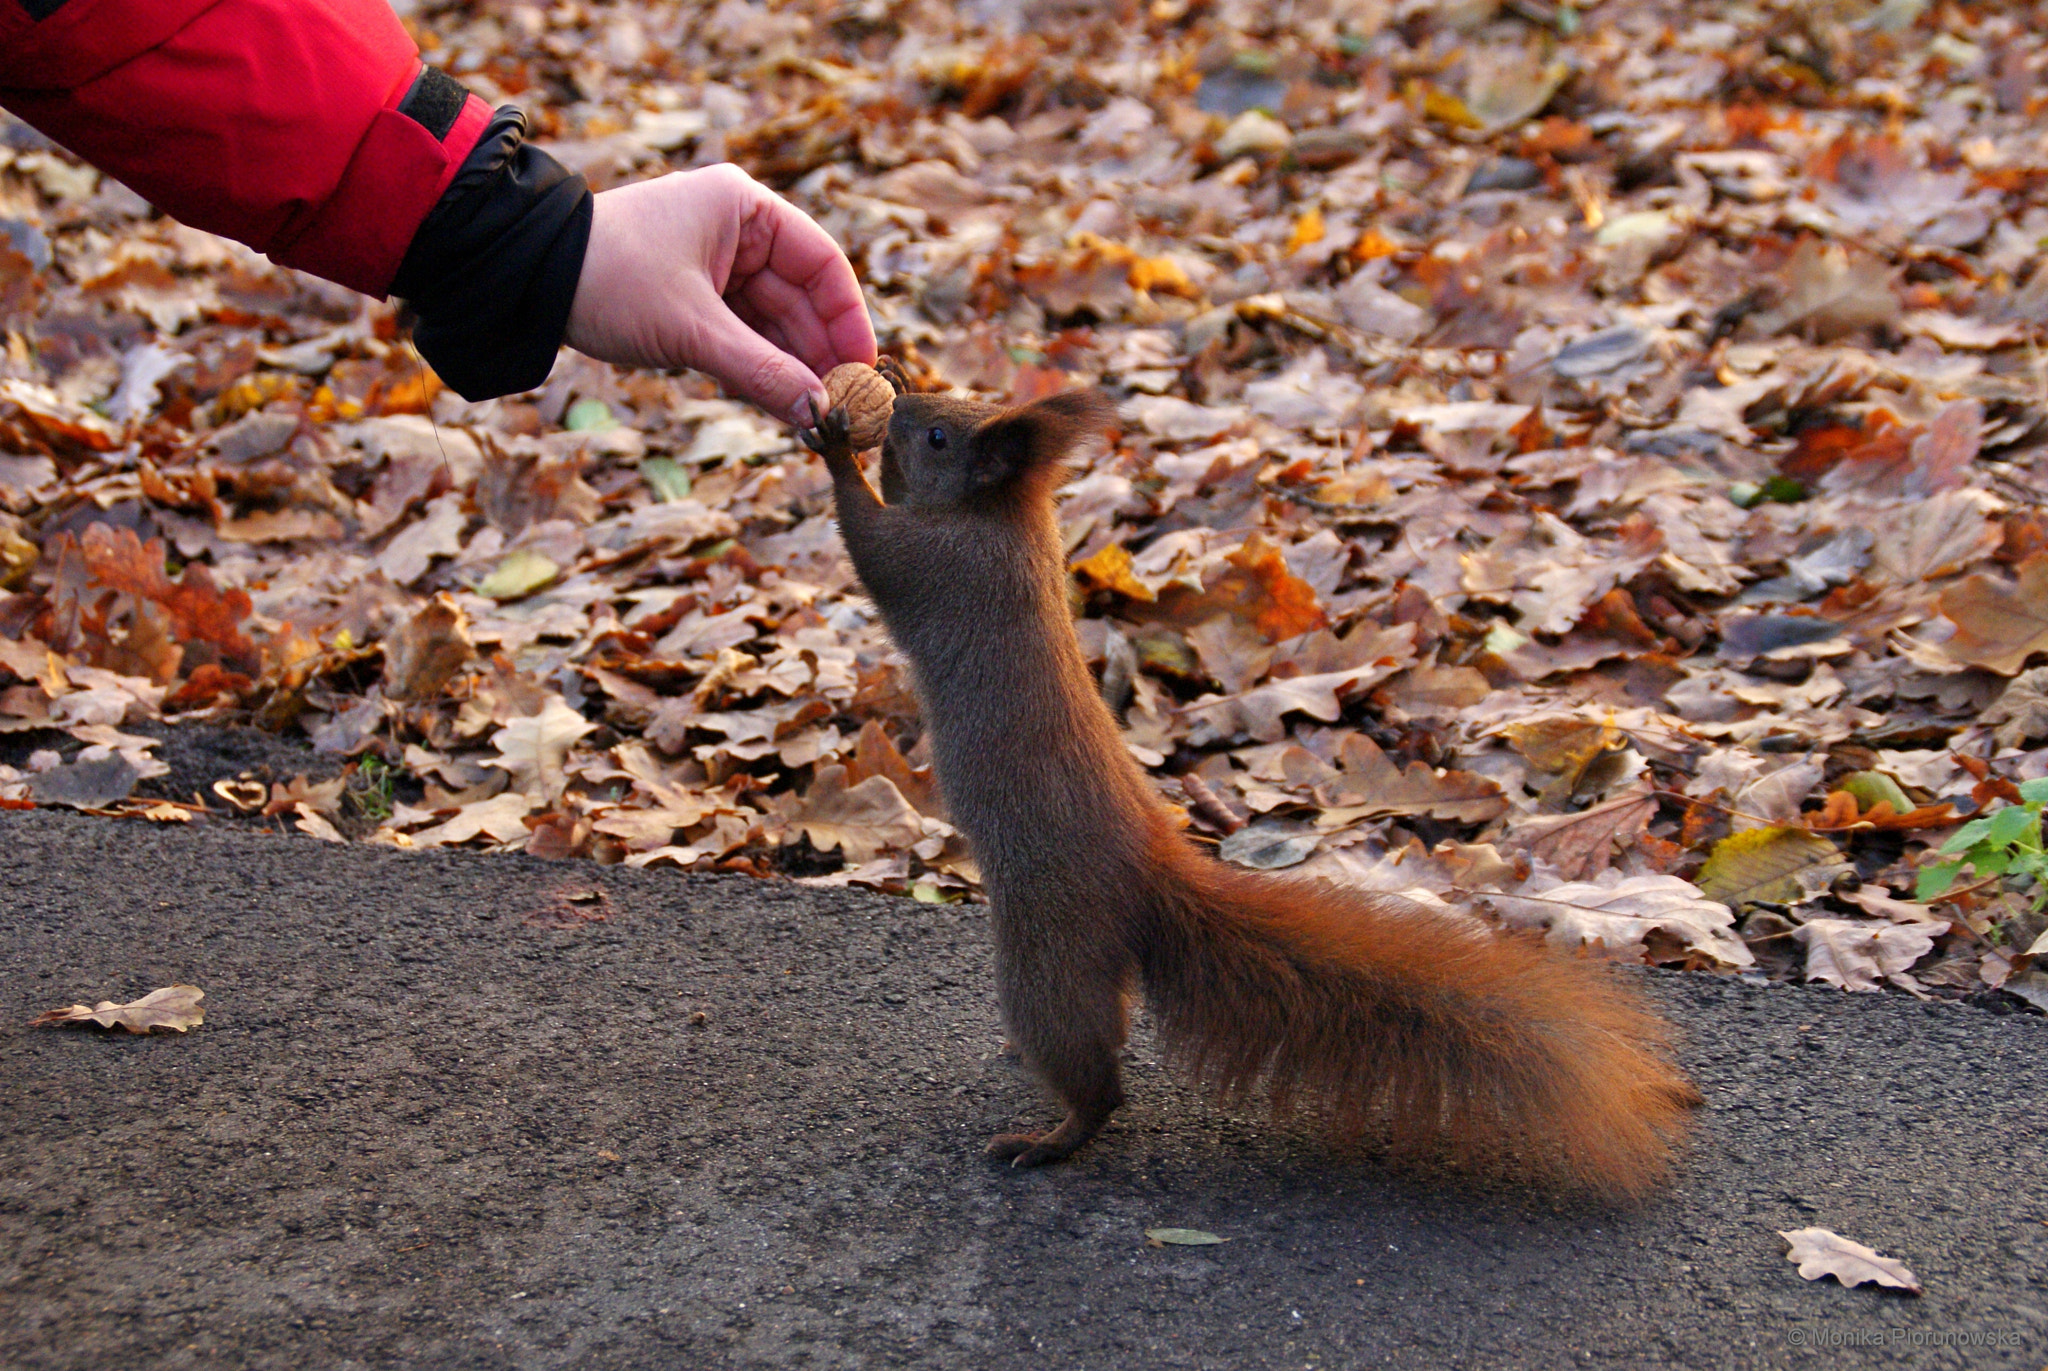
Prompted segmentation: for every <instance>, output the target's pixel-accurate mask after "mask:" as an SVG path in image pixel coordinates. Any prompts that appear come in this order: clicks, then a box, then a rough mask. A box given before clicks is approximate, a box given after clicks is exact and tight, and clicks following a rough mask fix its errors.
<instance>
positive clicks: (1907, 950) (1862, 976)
mask: <svg viewBox="0 0 2048 1371" xmlns="http://www.w3.org/2000/svg"><path fill="white" fill-rule="evenodd" d="M1940 931H1941V928H1940V925H1938V924H1921V923H1908V924H1902V923H1881V924H1872V923H1862V922H1860V921H1857V920H1854V919H1809V920H1807V922H1805V923H1804V924H1801V925H1800V926H1799V928H1798V929H1797V930H1796V931H1795V932H1794V933H1793V935H1792V937H1793V940H1794V941H1796V942H1797V943H1798V944H1799V945H1800V946H1801V947H1803V948H1805V949H1806V979H1807V980H1809V981H1826V982H1827V983H1828V984H1830V985H1834V986H1839V987H1840V988H1842V989H1843V990H1864V991H1870V990H1876V989H1877V988H1878V984H1879V982H1881V981H1887V980H1889V981H1894V982H1896V983H1899V984H1909V983H1910V981H1909V980H1902V979H1901V978H1902V977H1905V975H1906V972H1908V971H1909V970H1911V969H1912V966H1913V963H1915V962H1917V961H1919V960H1920V959H1921V958H1922V957H1924V956H1926V955H1927V954H1928V953H1929V952H1932V951H1933V950H1934V939H1935V935H1936V934H1937V933H1939V932H1940Z"/></svg>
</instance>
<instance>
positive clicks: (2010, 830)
mask: <svg viewBox="0 0 2048 1371" xmlns="http://www.w3.org/2000/svg"><path fill="white" fill-rule="evenodd" d="M2040 831H2041V816H2040V815H2039V814H2037V813H2036V812H2035V811H2034V810H2032V809H2030V808H2028V807H2027V806H2026V805H2007V806H2006V807H2005V808H2004V809H2001V810H1999V811H1998V812H1997V813H1996V814H1993V815H1992V816H1991V824H1990V827H1988V828H1986V829H1985V830H1984V841H1985V842H1987V843H1990V844H1991V845H1992V846H1994V847H2017V846H2018V845H2019V844H2020V843H2022V842H2025V841H2026V840H2027V839H2028V838H2029V837H2036V836H2038V835H2039V834H2040Z"/></svg>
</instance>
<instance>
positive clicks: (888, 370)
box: [875, 357, 910, 395]
mask: <svg viewBox="0 0 2048 1371" xmlns="http://www.w3.org/2000/svg"><path fill="white" fill-rule="evenodd" d="M875 370H876V371H878V372H880V373H881V374H882V379H883V380H884V381H887V382H888V383H889V389H891V390H893V391H895V392H896V393H897V394H898V395H903V394H906V393H907V392H908V391H909V390H910V378H909V377H908V376H906V375H904V372H903V364H902V363H901V362H899V361H897V360H896V359H895V358H894V357H884V358H882V359H881V360H880V361H878V362H876V363H875Z"/></svg>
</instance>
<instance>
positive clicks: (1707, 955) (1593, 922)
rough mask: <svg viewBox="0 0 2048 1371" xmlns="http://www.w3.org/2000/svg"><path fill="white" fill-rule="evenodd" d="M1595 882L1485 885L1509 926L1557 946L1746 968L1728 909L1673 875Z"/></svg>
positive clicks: (1608, 875) (1608, 876)
mask: <svg viewBox="0 0 2048 1371" xmlns="http://www.w3.org/2000/svg"><path fill="white" fill-rule="evenodd" d="M1601 876H1602V878H1601V879H1600V880H1597V881H1571V882H1566V883H1564V884H1561V885H1552V886H1549V887H1537V888H1533V889H1524V890H1520V891H1501V892H1493V891H1488V892H1486V893H1484V894H1482V895H1480V896H1479V897H1478V898H1480V899H1481V900H1483V901H1484V902H1485V903H1487V904H1489V905H1491V906H1492V907H1493V908H1494V909H1495V910H1496V911H1497V912H1498V913H1499V914H1500V916H1501V922H1503V923H1504V924H1506V925H1507V926H1508V927H1509V928H1540V929H1543V930H1545V934H1544V940H1545V941H1546V942H1549V943H1550V944H1551V945H1553V946H1556V947H1563V948H1572V949H1576V948H1580V947H1600V948H1603V949H1605V951H1606V952H1607V953H1608V954H1609V955H1618V954H1624V953H1625V954H1629V955H1631V956H1632V957H1634V958H1635V959H1637V960H1640V961H1645V962H1655V963H1684V964H1688V965H1695V966H1714V967H1731V968H1732V967H1746V966H1752V965H1754V964H1755V962H1756V958H1755V957H1754V956H1752V955H1751V953H1750V950H1749V949H1748V948H1747V947H1745V946H1744V945H1743V942H1742V940H1741V939H1740V938H1738V937H1736V936H1735V915H1734V913H1733V912H1732V911H1731V910H1730V909H1729V908H1728V906H1727V905H1725V904H1722V903H1720V902H1719V901H1717V900H1710V899H1708V898H1706V897H1705V896H1704V895H1702V894H1701V892H1700V890H1699V889H1698V888H1697V887H1696V886H1694V885H1693V884H1692V883H1691V882H1689V881H1684V880H1681V879H1679V878H1678V877H1676V876H1629V877H1619V876H1618V875H1617V873H1615V872H1612V871H1607V872H1603V873H1601Z"/></svg>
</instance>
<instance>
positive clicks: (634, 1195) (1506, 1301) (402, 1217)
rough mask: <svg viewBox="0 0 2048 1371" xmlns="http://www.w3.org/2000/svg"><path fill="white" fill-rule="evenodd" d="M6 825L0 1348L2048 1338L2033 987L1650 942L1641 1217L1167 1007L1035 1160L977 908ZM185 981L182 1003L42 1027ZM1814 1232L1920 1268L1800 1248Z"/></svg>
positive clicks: (731, 1358)
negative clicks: (1752, 976) (1290, 1108)
mask: <svg viewBox="0 0 2048 1371" xmlns="http://www.w3.org/2000/svg"><path fill="white" fill-rule="evenodd" d="M0 844H4V851H5V853H6V862H5V865H4V870H0V881H4V883H5V899H4V900H0V1364H4V1365H6V1366H8V1367H16V1368H87V1367H91V1368H108V1367H127V1366H135V1367H151V1368H156V1367H163V1368H179V1367H266V1368H267V1367H277V1368H302V1367H437V1368H438V1367H478V1368H485V1367H489V1368H497V1367H519V1368H526V1367H577V1368H583V1367H599V1368H603V1367H689V1368H698V1367H705V1368H710V1367H755V1366H773V1367H881V1366H921V1367H962V1368H965V1367H975V1368H983V1367H987V1368H998V1369H1000V1368H1011V1367H1016V1368H1023V1367H1033V1368H1068V1367H1076V1368H1097V1367H1101V1368H1116V1369H1117V1371H1123V1369H1124V1368H1138V1367H1143V1368H1153V1367H1216V1368H1240V1367H1291V1368H1334V1367H1352V1366H1398V1367H1427V1368H1443V1367H1477V1368H1512V1367H1522V1366H1528V1367H1558V1366H1568V1365H1569V1366H1587V1365H1599V1366H1620V1367H1661V1366H1672V1367H1679V1366H1683V1367H1749V1366H1836V1365H1844V1366H1869V1365H1900V1366H1915V1367H1950V1366H1955V1367H1961V1366H1968V1367H2020V1368H2028V1371H2033V1369H2034V1368H2040V1367H2042V1366H2044V1364H2048V1146H2044V1141H2043V1112H2044V1101H2048V1022H2044V1021H2043V1020H2041V1019H2039V1018H2037V1017H2033V1016H2029V1015H2021V1014H2011V1015H1998V1014H1993V1013H1989V1012H1986V1011H1985V1010H1983V1009H1979V1008H1974V1007H1970V1006H1964V1005H1952V1004H1927V1005H1923V1004H1920V1003H1916V1002H1915V1001H1913V1000H1911V999H1908V998H1905V997H1903V996H1898V995H1883V996H1851V995H1843V994H1840V993H1837V992H1833V991H1828V990H1819V989H1804V988H1792V987H1776V988H1771V987H1763V986H1756V985H1746V984H1742V983H1739V982H1736V981H1733V980H1728V979H1722V978H1716V977H1711V976H1705V975H1675V974H1668V975H1657V976H1651V977H1648V978H1647V979H1648V981H1649V985H1650V989H1651V991H1652V993H1653V994H1654V995H1655V996H1656V998H1657V999H1658V1001H1659V1002H1660V1003H1661V1004H1662V1005H1663V1006H1664V1007H1665V1009H1666V1010H1667V1011H1668V1012H1669V1013H1670V1014H1671V1015H1672V1016H1673V1017H1674V1018H1675V1019H1677V1020H1678V1021H1679V1022H1680V1023H1681V1024H1682V1025H1683V1028H1684V1032H1685V1033H1686V1035H1687V1039H1688V1041H1687V1046H1686V1049H1685V1056H1686V1060H1687V1062H1688V1064H1689V1066H1690V1068H1691V1069H1692V1071H1693V1072H1694V1073H1695V1077H1696V1079H1697V1080H1698V1082H1699V1084H1700V1086H1701V1088H1702V1090H1703V1091H1704V1093H1705V1095H1706V1100H1707V1104H1706V1107H1705V1109H1704V1110H1703V1111H1702V1113H1701V1118H1700V1130H1699V1136H1698V1139H1697V1142H1696V1144H1695V1145H1694V1146H1693V1148H1692V1150H1691V1153H1690V1156H1689V1158H1688V1160H1687V1163H1686V1166H1685V1169H1684V1172H1683V1174H1682V1176H1681V1177H1680V1178H1679V1180H1678V1182H1677V1183H1676V1184H1675V1186H1674V1187H1673V1188H1672V1189H1671V1190H1670V1191H1669V1193H1667V1194H1664V1195H1662V1196H1660V1197H1658V1198H1657V1199H1654V1200H1652V1201H1651V1202H1649V1203H1648V1204H1646V1205H1643V1206H1641V1207H1638V1208H1635V1209H1632V1210H1602V1209H1589V1208H1584V1207H1571V1206H1560V1205H1558V1204H1556V1203H1555V1202H1552V1201H1546V1200H1543V1199H1541V1198H1539V1197H1531V1196H1529V1195H1526V1194H1523V1193H1520V1192H1516V1191H1511V1190H1504V1189H1489V1188H1485V1187H1478V1186H1473V1185H1470V1184H1465V1183H1458V1182H1452V1181H1445V1180H1441V1179H1428V1178H1419V1177H1414V1176H1401V1175H1391V1174H1388V1173H1386V1172H1384V1171H1382V1170H1380V1169H1378V1168H1376V1167H1375V1166H1373V1165H1371V1164H1369V1163H1364V1162H1359V1161H1356V1160H1349V1161H1347V1160H1343V1159H1339V1158H1336V1157H1333V1156H1331V1155H1329V1154H1327V1153H1326V1152H1325V1151H1323V1150H1322V1149H1320V1148H1318V1147H1317V1146H1316V1145H1315V1144H1314V1143H1313V1142H1312V1141H1310V1140H1307V1139H1305V1138H1302V1137H1298V1136H1295V1135H1293V1134H1290V1133H1289V1132H1287V1131H1286V1130H1284V1129H1275V1128H1273V1127H1271V1126H1268V1125H1266V1124H1264V1123H1261V1122H1258V1121H1256V1120H1251V1119H1241V1118H1233V1117H1228V1116H1225V1115H1222V1114H1219V1113H1218V1112H1216V1111H1215V1110H1212V1109H1210V1108H1208V1107H1207V1106H1205V1105H1204V1104H1202V1103H1201V1102H1200V1101H1198V1100H1197V1099H1195V1098H1194V1097H1193V1096H1191V1095H1190V1094H1189V1093H1188V1092H1186V1091H1185V1090H1183V1089H1181V1088H1179V1087H1178V1086H1177V1085H1175V1084H1174V1082H1173V1081H1172V1080H1171V1079H1170V1078H1168V1077H1166V1076H1165V1075H1164V1074H1162V1072H1161V1071H1160V1070H1159V1068H1158V1067H1157V1065H1156V1062H1155V1061H1154V1058H1153V1055H1152V1050H1151V1044H1150V1041H1149V1039H1147V1038H1145V1037H1144V1036H1143V1035H1142V1034H1141V1035H1140V1038H1139V1040H1138V1041H1137V1042H1136V1044H1135V1045H1134V1047H1133V1050H1132V1054H1131V1055H1132V1069H1131V1075H1132V1091H1131V1094H1132V1102H1131V1104H1130V1105H1129V1106H1128V1107H1127V1108H1126V1109H1125V1110H1124V1112H1123V1113H1122V1114H1120V1115H1119V1117H1118V1119H1117V1120H1116V1121H1115V1122H1114V1123H1112V1125H1111V1126H1110V1127H1109V1129H1108V1130H1107V1131H1106V1132H1105V1133H1104V1135H1103V1136H1102V1137H1100V1138H1099V1139H1098V1140H1097V1141H1096V1142H1095V1143H1093V1144H1092V1145H1091V1146H1090V1147H1089V1148H1088V1149H1086V1150H1085V1151H1084V1152H1083V1153H1082V1154H1081V1155H1080V1156H1078V1157H1077V1158H1076V1159H1074V1160H1073V1161H1071V1162H1069V1163H1068V1164H1066V1165H1063V1166H1059V1167H1053V1168H1047V1169H1044V1170H1039V1171H1032V1172H1015V1171H1011V1170H1007V1169H1005V1168H1001V1167H997V1166H993V1165H991V1164H989V1163H987V1162H985V1161H984V1160H982V1158H981V1156H980V1155H979V1154H980V1149H981V1145H982V1143H983V1141H984V1140H985V1139H986V1138H987V1137H988V1136H989V1135H990V1134H992V1133H995V1132H997V1131H1000V1130H1003V1129H1008V1128H1011V1127H1013V1126H1015V1125H1017V1124H1019V1123H1034V1122H1050V1121H1051V1120H1052V1118H1053V1114H1054V1110H1053V1109H1052V1108H1051V1106H1050V1105H1049V1104H1048V1103H1047V1102H1046V1101H1045V1100H1044V1099H1043V1098H1042V1097H1041V1096H1040V1095H1039V1094H1038V1093H1037V1091H1036V1090H1035V1088H1034V1087H1033V1086H1032V1084H1031V1083H1030V1082H1029V1081H1028V1080H1027V1079H1026V1078H1025V1077H1024V1076H1023V1075H1022V1073H1021V1071H1020V1070H1019V1069H1018V1068H1017V1067H1016V1065H1015V1064H1014V1062H1013V1061H1012V1060H1011V1059H1010V1058H1008V1057H1006V1056H1004V1055H1003V1053H1002V1051H1001V1035H1000V1031H999V1028H998V1025H997V1022H996V1017H995V1011H994V1005H993V1000H992V996H991V992H990V976H989V954H988V948H987V939H986V934H985V929H984V926H983V925H984V917H983V914H982V911H981V910H980V909H978V908H976V907H972V906H962V907H941V906H931V905H924V904H919V903H915V902H913V901H909V900H899V899H888V898H883V897H879V896H873V895H868V894H863V893H858V892H850V891H839V890H818V889H812V888H808V887H803V886H799V885H794V884H790V883H779V882H762V881H754V880H748V879H743V878H736V877H734V878H718V877H687V876H683V875H680V874H677V873H675V872H672V871H666V872H665V871H645V872H643V871H629V870H624V869H620V868H603V867H598V866H595V865H592V864H589V863H569V864H560V865H550V864H546V863H541V862H537V861H532V860H528V859H525V858H508V857H490V856H482V855H474V854H449V853H439V854H436V853H424V854H410V853H400V852H395V851H388V850H381V849H372V848H366V847H340V846H335V845H330V844H323V843H320V842H316V841H314V840H312V839H310V838H305V837H301V836H298V835H295V834H293V835H269V834H265V833H262V832H256V831H251V830H249V829H248V828H246V827H237V826H234V825H230V824H226V823H221V822H214V823H205V824H197V825H193V826H191V827H189V828H162V827H155V826H151V825H148V824H144V823H140V822H112V821H106V820H99V819H93V818H88V817H84V816H78V815H72V814H68V813H58V812H50V811H35V812H26V813H8V814H4V815H0ZM175 982H186V983H190V984H194V985H198V986H201V987H203V988H204V989H205V990H206V994H207V998H206V1009H207V1022H206V1023H205V1025H204V1026H203V1027H201V1028H199V1029H197V1030H195V1031H194V1032H192V1033H191V1034H189V1035H186V1036H183V1037H178V1036H156V1037H149V1038H136V1037H130V1036H127V1035H122V1034H107V1033H101V1032H99V1031H98V1030H93V1029H84V1030H79V1029H48V1028H44V1029H34V1030H31V1029H29V1028H27V1027H26V1026H25V1024H26V1021H27V1020H28V1019H29V1018H30V1017H32V1016H33V1015H34V1014H35V1013H37V1012H38V1011H41V1010H43V1009H48V1008H52V1007H56V1006H59V1005H64V1004H69V1003H72V1002H74V1001H84V1002H87V1003H91V1002H94V1001H96V1000H99V999H102V998H107V999H115V1000H125V999H128V998H131V997H133V996H135V995H137V994H140V993H143V992H146V991H148V990H151V989H153V988H155V987H157V986H160V985H169V984H172V983H175ZM1162 1226H1171V1227H1185V1228H1197V1229H1203V1230H1207V1231H1210V1232H1213V1233H1216V1234H1218V1235H1221V1236H1223V1237H1225V1238H1227V1239H1228V1240H1229V1241H1228V1242H1226V1243H1224V1244H1222V1245H1219V1246H1210V1247H1169V1248H1160V1247H1154V1246H1150V1245H1148V1244H1147V1242H1146V1240H1145V1238H1144V1230H1146V1229H1148V1228H1154V1227H1162ZM1808 1226H1818V1227H1825V1228H1831V1229H1834V1230H1835V1231H1837V1232H1840V1233H1842V1234H1844V1235H1845V1236H1847V1237H1850V1238H1853V1239H1855V1240H1857V1241H1859V1242H1862V1243H1864V1244H1867V1245H1869V1246H1871V1247H1874V1248H1876V1249H1878V1250H1879V1251H1881V1252H1884V1253H1886V1254H1887V1255H1890V1256H1893V1257H1896V1258H1898V1259H1900V1260H1902V1261H1904V1262H1905V1263H1906V1264H1907V1265H1908V1266H1910V1267H1911V1268H1912V1269H1913V1270H1914V1271H1915V1272H1916V1273H1917V1274H1918V1275H1919V1277H1920V1279H1921V1280H1922V1281H1923V1282H1924V1284H1925V1287H1926V1293H1925V1295H1924V1296H1922V1297H1920V1298H1917V1299H1915V1298H1910V1297H1906V1296H1902V1295H1898V1294H1894V1293H1888V1292H1884V1291H1880V1290H1878V1289H1876V1288H1874V1287H1870V1286H1865V1287H1861V1288H1857V1289H1845V1288H1843V1287H1841V1286H1839V1285H1837V1284H1836V1283H1834V1282H1833V1281H1831V1280H1830V1281H1822V1282H1818V1283H1809V1282H1807V1281H1804V1280H1802V1279H1800V1278H1799V1276H1798V1275H1797V1273H1796V1271H1795V1269H1794V1268H1793V1266H1792V1265H1791V1264H1790V1263H1789V1262H1787V1261H1786V1260H1785V1257H1784V1250H1785V1248H1784V1244H1783V1242H1782V1241H1781V1240H1780V1239H1779V1237H1778V1236H1777V1230H1780V1229H1793V1228H1803V1227H1808ZM1873 1344H1874V1345H1873Z"/></svg>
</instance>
